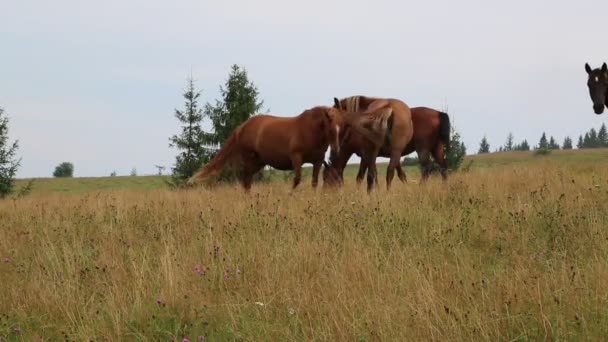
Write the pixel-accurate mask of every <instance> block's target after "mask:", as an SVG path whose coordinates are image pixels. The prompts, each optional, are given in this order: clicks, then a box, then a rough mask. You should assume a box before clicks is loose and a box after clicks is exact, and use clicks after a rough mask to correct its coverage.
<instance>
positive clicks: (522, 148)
mask: <svg viewBox="0 0 608 342" xmlns="http://www.w3.org/2000/svg"><path fill="white" fill-rule="evenodd" d="M519 150H520V151H530V144H528V140H526V139H524V141H522V142H521V145H519Z"/></svg>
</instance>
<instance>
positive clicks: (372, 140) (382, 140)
mask: <svg viewBox="0 0 608 342" xmlns="http://www.w3.org/2000/svg"><path fill="white" fill-rule="evenodd" d="M334 108H338V109H340V110H341V111H346V112H347V114H345V116H344V117H345V120H346V122H347V123H348V125H347V126H346V128H347V129H351V130H353V131H357V132H358V133H359V134H360V135H361V136H362V138H363V141H364V143H362V144H361V145H360V147H361V148H360V150H359V153H360V156H361V159H362V161H364V162H365V163H366V165H367V169H368V173H367V191H368V192H369V191H371V190H372V189H373V187H374V185H377V182H378V181H377V175H378V172H377V168H376V158H377V157H378V155H379V154H380V152H381V151H382V152H383V154H384V155H386V156H387V157H388V158H390V161H389V164H388V167H387V171H386V187H387V189H390V186H391V182H392V180H393V177H394V175H395V169H397V168H398V167H399V161H400V159H401V154H402V152H403V150H405V148H406V147H407V145H408V144H409V143H410V141H411V140H412V137H413V134H414V130H413V123H412V113H411V110H410V107H409V106H408V105H407V104H405V103H404V102H403V101H401V100H397V99H390V98H377V97H368V96H351V97H348V98H344V99H342V100H338V99H336V98H334ZM332 153H333V154H335V153H339V151H337V150H332ZM326 169H327V168H326ZM328 172H329V171H328ZM324 174H325V171H324ZM400 177H401V176H400Z"/></svg>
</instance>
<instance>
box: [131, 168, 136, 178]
mask: <svg viewBox="0 0 608 342" xmlns="http://www.w3.org/2000/svg"><path fill="white" fill-rule="evenodd" d="M130 175H131V177H136V176H137V169H136V168H132V169H131V173H130Z"/></svg>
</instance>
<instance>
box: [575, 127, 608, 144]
mask: <svg viewBox="0 0 608 342" xmlns="http://www.w3.org/2000/svg"><path fill="white" fill-rule="evenodd" d="M576 147H577V148H598V147H608V131H607V130H606V125H605V124H602V126H601V127H600V129H599V131H596V130H595V128H591V129H590V130H589V131H588V132H586V133H585V135H584V136H583V135H580V136H579V137H578V143H577V144H576Z"/></svg>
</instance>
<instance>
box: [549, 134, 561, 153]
mask: <svg viewBox="0 0 608 342" xmlns="http://www.w3.org/2000/svg"><path fill="white" fill-rule="evenodd" d="M548 147H549V149H550V150H559V144H558V143H557V142H556V141H555V139H554V138H553V136H551V138H549V146H548Z"/></svg>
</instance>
